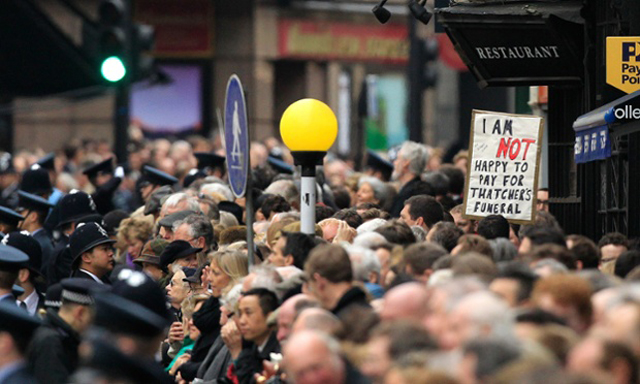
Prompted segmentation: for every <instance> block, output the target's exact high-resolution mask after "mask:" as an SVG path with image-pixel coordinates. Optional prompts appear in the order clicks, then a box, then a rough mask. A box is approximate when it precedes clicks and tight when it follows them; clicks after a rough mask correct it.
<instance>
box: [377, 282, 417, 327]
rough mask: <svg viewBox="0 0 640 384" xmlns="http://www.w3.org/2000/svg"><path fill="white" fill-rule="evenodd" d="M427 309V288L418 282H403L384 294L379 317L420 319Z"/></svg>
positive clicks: (383, 318)
mask: <svg viewBox="0 0 640 384" xmlns="http://www.w3.org/2000/svg"><path fill="white" fill-rule="evenodd" d="M426 311H427V288H426V287H425V286H424V285H423V284H420V283H405V284H401V285H398V286H397V287H395V288H393V289H391V290H390V291H389V292H387V294H386V295H384V301H383V304H382V311H381V313H380V318H381V319H382V320H385V321H389V320H397V319H412V320H417V321H420V320H421V319H422V318H423V317H424V316H425V314H426Z"/></svg>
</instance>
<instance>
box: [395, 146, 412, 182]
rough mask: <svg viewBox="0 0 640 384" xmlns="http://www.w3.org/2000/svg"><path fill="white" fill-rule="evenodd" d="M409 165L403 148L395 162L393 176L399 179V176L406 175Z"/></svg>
mask: <svg viewBox="0 0 640 384" xmlns="http://www.w3.org/2000/svg"><path fill="white" fill-rule="evenodd" d="M408 167H409V161H407V160H405V158H404V155H403V152H402V150H400V151H399V152H398V157H397V158H396V159H395V160H394V162H393V174H392V175H391V178H392V179H393V180H398V178H400V177H402V176H404V175H405V174H406V173H407V169H408Z"/></svg>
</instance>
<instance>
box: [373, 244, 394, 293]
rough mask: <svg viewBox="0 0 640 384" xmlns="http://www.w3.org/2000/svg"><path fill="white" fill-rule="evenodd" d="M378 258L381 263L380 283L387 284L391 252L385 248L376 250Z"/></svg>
mask: <svg viewBox="0 0 640 384" xmlns="http://www.w3.org/2000/svg"><path fill="white" fill-rule="evenodd" d="M376 256H377V257H378V260H379V261H380V281H381V282H382V283H383V284H384V283H386V279H387V274H388V273H389V269H390V268H391V252H389V251H388V250H386V249H385V248H378V249H377V250H376Z"/></svg>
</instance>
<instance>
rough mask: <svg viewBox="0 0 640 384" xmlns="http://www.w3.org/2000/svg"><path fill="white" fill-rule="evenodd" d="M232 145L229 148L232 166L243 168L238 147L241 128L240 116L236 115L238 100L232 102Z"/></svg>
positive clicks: (241, 153) (242, 158)
mask: <svg viewBox="0 0 640 384" xmlns="http://www.w3.org/2000/svg"><path fill="white" fill-rule="evenodd" d="M232 121H233V123H232V124H233V147H232V149H231V157H232V158H233V160H234V161H233V163H232V165H231V167H232V168H235V169H244V154H243V152H242V150H241V149H240V136H241V134H242V128H241V126H240V117H239V116H238V102H237V101H236V102H235V103H234V104H233V118H232Z"/></svg>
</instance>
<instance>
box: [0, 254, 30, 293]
mask: <svg viewBox="0 0 640 384" xmlns="http://www.w3.org/2000/svg"><path fill="white" fill-rule="evenodd" d="M28 262H29V256H27V254H25V253H24V252H22V251H21V250H19V249H17V248H14V247H11V246H8V245H5V244H0V302H7V303H10V304H13V305H16V297H15V296H14V295H13V291H12V288H13V284H14V283H15V281H16V279H17V278H18V272H19V271H20V269H21V268H23V267H25V266H27V264H28Z"/></svg>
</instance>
